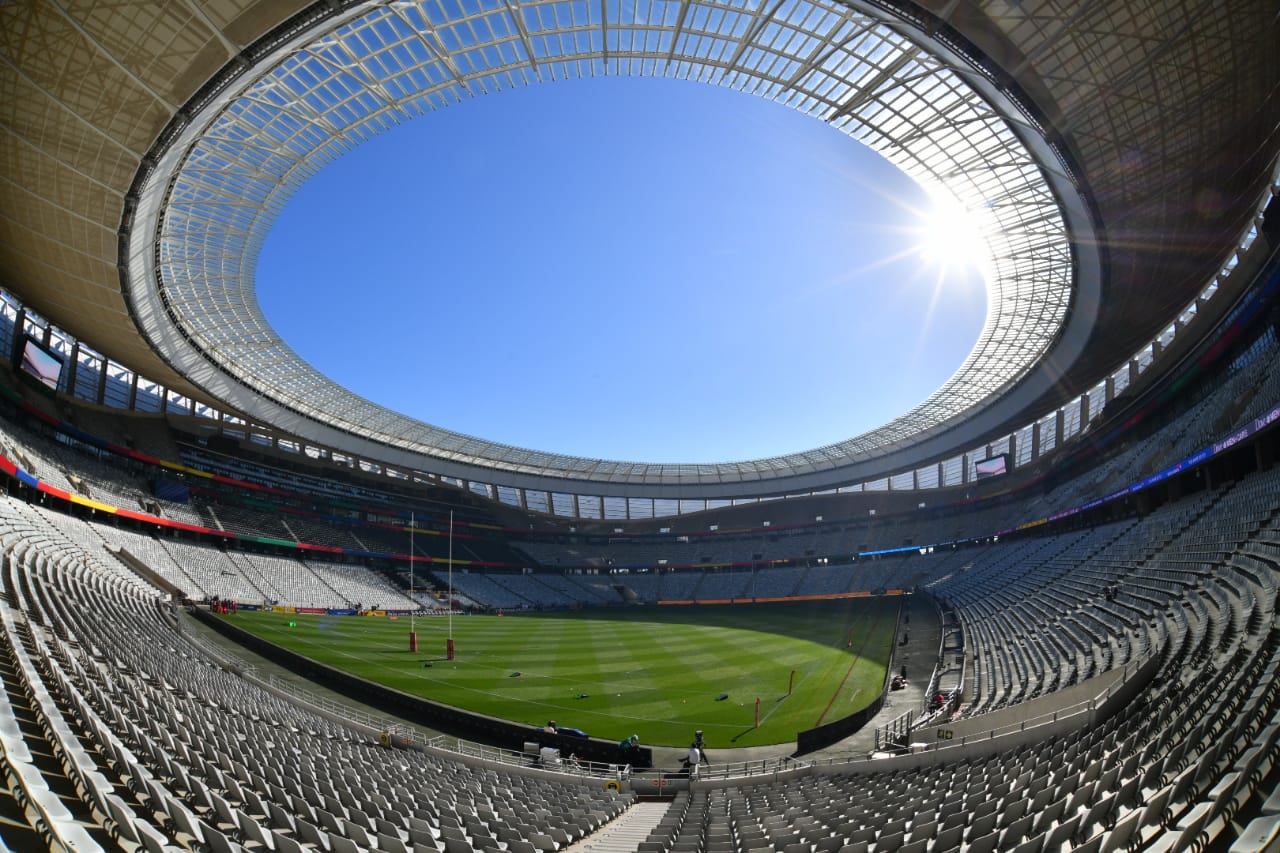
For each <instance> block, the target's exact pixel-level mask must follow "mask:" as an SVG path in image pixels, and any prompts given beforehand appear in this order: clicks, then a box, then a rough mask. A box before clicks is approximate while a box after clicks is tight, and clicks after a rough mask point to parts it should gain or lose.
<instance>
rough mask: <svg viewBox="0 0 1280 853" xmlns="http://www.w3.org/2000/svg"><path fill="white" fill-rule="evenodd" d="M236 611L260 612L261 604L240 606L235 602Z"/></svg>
mask: <svg viewBox="0 0 1280 853" xmlns="http://www.w3.org/2000/svg"><path fill="white" fill-rule="evenodd" d="M236 609H237V610H261V609H262V605H261V604H240V603H239V602H236Z"/></svg>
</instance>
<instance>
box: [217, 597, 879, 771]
mask: <svg viewBox="0 0 1280 853" xmlns="http://www.w3.org/2000/svg"><path fill="white" fill-rule="evenodd" d="M899 601H900V599H898V598H896V597H890V598H856V599H843V600H836V601H814V602H795V603H777V604H737V605H719V606H714V605H712V606H708V605H703V606H668V607H656V606H655V607H643V608H625V609H624V608H618V609H599V610H584V611H579V612H555V613H529V614H522V615H508V616H455V617H454V618H453V636H454V641H455V644H456V650H457V654H456V657H455V660H453V661H447V660H444V652H445V639H446V637H447V624H448V623H447V620H446V619H444V618H441V617H432V618H419V619H417V620H416V625H417V631H418V648H419V652H418V654H412V653H410V652H409V651H408V648H409V644H408V636H409V620H408V619H407V618H400V619H396V620H391V619H387V618H385V617H355V616H307V615H293V614H287V615H286V614H281V613H262V612H241V613H238V614H236V615H233V616H228V617H225V618H228V619H231V620H233V621H234V622H235V623H236V624H238V625H240V626H241V627H242V628H245V629H246V630H249V631H252V632H253V633H255V634H258V635H260V636H262V637H264V638H266V639H268V640H270V641H272V642H275V643H278V644H279V645H282V646H285V647H286V648H289V649H292V650H294V651H297V652H299V653H301V654H303V655H306V656H307V657H310V658H312V659H314V660H317V661H320V662H322V663H326V664H329V665H331V666H334V667H338V668H340V669H343V670H346V671H349V672H351V673H354V674H356V675H359V676H361V677H363V678H366V679H369V680H371V681H377V682H380V683H382V684H386V685H388V686H390V687H394V688H396V689H398V690H403V691H406V692H408V693H413V694H415V695H419V696H423V697H425V698H428V699H431V700H433V701H436V702H442V703H444V704H448V705H453V706H455V707H460V708H465V709H467V710H470V711H476V712H479V713H482V714H487V715H489V716H494V717H501V718H503V719H507V720H512V721H515V722H520V723H527V724H529V725H530V726H541V725H544V724H545V723H546V721H547V720H548V719H554V720H556V721H557V722H558V723H559V724H560V725H562V726H572V727H574V728H579V729H582V730H584V731H586V732H587V733H588V734H590V735H592V736H593V737H600V738H606V739H610V740H621V739H622V738H624V737H627V736H629V735H632V734H637V735H639V736H640V740H641V742H642V743H645V744H649V745H655V746H686V745H687V744H688V741H689V737H690V734H691V733H692V732H693V731H694V730H695V729H702V730H703V731H704V732H705V733H706V738H707V743H708V745H709V746H711V747H713V748H715V747H743V746H759V745H763V744H773V743H783V742H789V741H794V740H795V737H796V733H797V732H799V731H801V730H803V729H808V728H812V727H814V726H816V725H819V724H821V723H828V722H831V721H833V720H836V719H839V718H840V717H842V716H845V715H847V714H850V713H853V712H854V711H857V710H860V709H862V708H864V707H866V705H868V704H869V703H870V702H871V701H872V700H873V699H875V697H876V696H877V695H878V694H879V692H880V690H881V687H882V686H883V684H884V679H885V671H886V668H887V667H888V665H889V661H890V656H891V654H892V651H893V643H894V639H895V632H894V626H895V625H896V622H897V615H898V604H899ZM290 622H293V623H295V627H290V626H289V623H290ZM428 664H429V665H428ZM793 669H794V670H795V687H794V689H793V691H792V693H791V695H787V686H788V681H789V679H790V676H791V671H792V670H793ZM725 694H727V698H723V699H722V698H720V697H721V696H722V695H725ZM757 697H759V699H760V726H759V728H756V727H755V725H754V723H755V713H756V709H755V703H756V698H757Z"/></svg>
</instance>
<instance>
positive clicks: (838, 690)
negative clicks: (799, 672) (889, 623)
mask: <svg viewBox="0 0 1280 853" xmlns="http://www.w3.org/2000/svg"><path fill="white" fill-rule="evenodd" d="M898 606H899V608H901V606H902V605H901V604H899V605H898ZM882 612H883V611H881V610H880V609H879V608H877V609H876V616H875V619H874V620H873V621H872V622H871V627H870V628H868V629H867V631H866V633H864V634H863V635H862V642H861V643H860V644H859V645H858V652H857V654H855V655H854V657H853V663H851V664H849V668H848V669H847V670H845V673H844V678H842V679H840V683H839V684H838V685H836V690H835V692H834V693H832V694H831V701H830V702H828V703H827V707H825V708H823V709H822V714H821V715H819V717H818V722H816V723H814V724H813V727H814V728H815V729H816V728H817V727H818V726H820V725H822V721H823V720H824V719H826V716H827V713H828V712H830V710H831V706H833V705H835V704H836V699H839V698H840V693H841V691H843V690H844V685H845V682H847V681H848V680H849V676H850V675H852V674H853V670H854V667H856V666H857V665H858V661H860V660H862V651H863V649H865V648H866V647H867V640H868V639H870V637H871V635H872V634H874V633H875V629H876V628H878V627H879V626H880V616H881V613H882Z"/></svg>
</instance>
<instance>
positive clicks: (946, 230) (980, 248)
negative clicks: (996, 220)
mask: <svg viewBox="0 0 1280 853" xmlns="http://www.w3.org/2000/svg"><path fill="white" fill-rule="evenodd" d="M919 216H920V226H919V241H918V244H917V251H918V252H919V253H920V258H921V260H923V261H924V262H925V264H926V265H928V266H929V267H932V268H935V269H938V270H940V271H944V272H949V271H960V270H965V269H969V270H976V271H977V272H979V273H980V274H981V275H982V277H983V278H984V279H987V280H989V279H990V269H991V247H990V243H989V242H988V241H987V238H986V237H985V236H984V229H983V217H982V216H981V212H980V211H974V210H970V209H967V208H966V207H965V206H964V205H963V204H961V202H960V201H959V200H957V199H956V198H955V197H954V196H952V195H950V194H949V193H947V192H945V191H942V190H931V191H930V192H929V207H928V208H926V209H924V210H922V211H920V212H919Z"/></svg>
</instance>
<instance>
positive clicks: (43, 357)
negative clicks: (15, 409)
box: [21, 338, 62, 391]
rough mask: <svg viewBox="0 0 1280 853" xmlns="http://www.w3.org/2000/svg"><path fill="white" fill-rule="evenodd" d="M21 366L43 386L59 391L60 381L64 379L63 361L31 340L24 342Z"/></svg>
mask: <svg viewBox="0 0 1280 853" xmlns="http://www.w3.org/2000/svg"><path fill="white" fill-rule="evenodd" d="M21 366H22V369H23V370H24V371H26V372H27V373H29V374H31V375H32V376H34V377H35V378H36V381H38V382H39V383H40V384H41V385H44V386H45V387H46V388H49V389H51V390H54V391H57V390H58V380H59V379H61V378H62V359H60V358H58V357H57V356H56V355H54V354H53V353H51V352H49V351H48V350H46V349H45V348H44V347H42V346H40V345H39V344H37V343H36V342H35V341H33V340H31V339H30V338H27V339H26V340H24V341H23V342H22V361H21Z"/></svg>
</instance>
